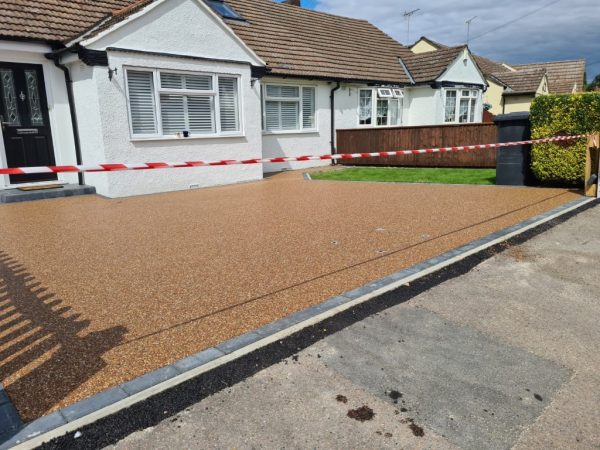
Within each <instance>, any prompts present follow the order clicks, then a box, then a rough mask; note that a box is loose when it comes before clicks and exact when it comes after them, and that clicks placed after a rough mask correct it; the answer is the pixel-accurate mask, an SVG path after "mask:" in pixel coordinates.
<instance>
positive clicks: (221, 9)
mask: <svg viewBox="0 0 600 450" xmlns="http://www.w3.org/2000/svg"><path fill="white" fill-rule="evenodd" d="M208 5H209V6H210V7H211V8H212V9H213V10H214V11H215V12H216V13H217V14H219V15H220V16H221V17H223V18H224V19H234V20H245V19H244V18H243V17H242V16H240V15H239V14H238V13H237V11H236V10H235V9H233V8H232V7H231V6H229V5H228V4H227V3H225V2H224V1H223V0H208Z"/></svg>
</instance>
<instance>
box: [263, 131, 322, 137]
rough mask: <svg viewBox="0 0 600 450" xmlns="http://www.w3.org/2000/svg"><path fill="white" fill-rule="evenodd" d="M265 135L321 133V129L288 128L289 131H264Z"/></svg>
mask: <svg viewBox="0 0 600 450" xmlns="http://www.w3.org/2000/svg"><path fill="white" fill-rule="evenodd" d="M262 134H263V136H279V135H290V134H319V130H288V131H263V132H262Z"/></svg>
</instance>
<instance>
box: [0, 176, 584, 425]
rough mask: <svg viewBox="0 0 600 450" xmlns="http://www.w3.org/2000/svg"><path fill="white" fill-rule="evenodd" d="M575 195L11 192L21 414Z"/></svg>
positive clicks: (13, 341) (323, 189) (5, 379)
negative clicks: (30, 198)
mask: <svg viewBox="0 0 600 450" xmlns="http://www.w3.org/2000/svg"><path fill="white" fill-rule="evenodd" d="M577 197H578V194H577V193H574V192H570V191H566V190H561V189H533V188H527V189H525V188H523V189H522V188H499V187H477V186H438V185H432V186H426V185H402V184H397V185H394V184H382V183H349V182H327V181H312V182H311V181H305V180H303V179H302V176H301V174H300V173H297V172H292V173H284V174H280V175H277V176H274V177H271V178H268V179H266V180H264V181H261V182H256V183H251V184H244V185H237V186H227V187H220V188H211V189H204V190H196V191H187V192H179V193H169V194H160V195H152V196H143V197H134V198H127V199H116V200H109V199H105V198H102V197H99V196H86V197H78V198H68V199H59V200H47V201H41V202H32V203H22V204H12V205H1V206H0V367H1V368H0V380H1V382H2V383H3V384H4V386H5V388H6V389H7V391H8V393H9V395H10V397H11V399H12V401H13V402H14V404H15V406H16V407H17V409H18V410H19V412H20V414H21V415H22V417H23V418H24V419H25V420H31V419H34V418H36V417H39V416H41V415H44V414H47V413H49V412H51V411H54V410H57V409H59V408H61V407H64V406H66V405H68V404H71V403H73V402H75V401H78V400H81V399H83V398H86V397H89V396H91V395H92V394H95V393H97V392H100V391H102V390H104V389H107V388H110V387H112V386H115V385H117V384H119V383H122V382H124V381H128V380H131V379H133V378H135V377H138V376H140V375H142V374H144V373H146V372H148V371H151V370H153V369H157V368H159V367H161V366H164V365H167V364H169V363H172V362H175V361H177V360H179V359H181V358H184V357H186V356H189V355H190V354H193V353H195V352H198V351H201V350H203V349H205V348H208V347H210V346H214V345H216V344H218V343H220V342H222V341H224V340H227V339H229V338H232V337H234V336H237V335H240V334H243V333H245V332H247V331H249V330H252V329H255V328H257V327H260V326H262V325H265V324H267V323H270V322H272V321H274V320H276V319H278V318H281V317H284V316H286V315H289V314H291V313H294V312H296V311H299V310H302V309H304V308H307V307H309V306H312V305H315V304H318V303H320V302H322V301H323V300H325V299H327V298H329V297H331V296H335V295H337V294H340V293H342V292H345V291H348V290H350V289H353V288H356V287H359V286H361V285H364V284H366V283H368V282H369V281H372V280H374V279H377V278H381V277H383V276H386V275H389V274H391V273H393V272H396V271H398V270H400V269H402V268H406V267H407V266H410V265H413V264H415V263H417V262H420V261H423V260H425V259H428V258H431V257H433V256H435V255H438V254H440V253H442V252H445V251H447V250H450V249H453V248H455V247H457V246H460V245H462V244H465V243H467V242H470V241H472V240H474V239H477V238H480V237H482V236H485V235H487V234H489V233H492V232H494V231H497V230H499V229H501V228H504V227H507V226H509V225H512V224H515V223H517V222H520V221H522V220H524V219H526V218H529V217H531V216H533V215H536V214H539V213H541V212H543V211H546V210H549V209H551V208H554V207H556V206H558V205H560V204H563V203H566V202H568V201H570V200H573V199H575V198H577Z"/></svg>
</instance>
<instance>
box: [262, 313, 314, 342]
mask: <svg viewBox="0 0 600 450" xmlns="http://www.w3.org/2000/svg"><path fill="white" fill-rule="evenodd" d="M301 321H302V320H300V318H299V317H296V316H294V315H291V316H288V317H284V318H283V319H279V320H276V321H275V322H271V323H269V324H267V325H265V326H263V327H260V328H259V329H257V330H254V332H255V333H257V334H259V335H260V336H262V337H267V336H271V335H272V334H275V333H279V332H280V331H283V330H285V329H287V328H289V327H291V326H293V325H296V324H297V323H300V322H301Z"/></svg>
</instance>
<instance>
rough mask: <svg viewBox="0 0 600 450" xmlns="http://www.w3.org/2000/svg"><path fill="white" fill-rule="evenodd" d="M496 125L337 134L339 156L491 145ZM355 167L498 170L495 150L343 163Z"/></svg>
mask: <svg viewBox="0 0 600 450" xmlns="http://www.w3.org/2000/svg"><path fill="white" fill-rule="evenodd" d="M496 139H497V136H496V125H495V124H493V123H478V124H461V125H435V126H416V127H394V128H360V129H348V130H338V131H337V152H338V153H364V152H385V151H394V150H407V149H419V148H432V147H448V146H454V145H471V144H491V143H494V142H497V141H496ZM340 164H345V165H352V166H360V165H362V166H409V167H482V168H484V167H492V168H493V167H496V150H495V149H486V150H473V151H468V152H457V153H441V154H440V153H437V154H436V153H433V154H424V155H410V156H388V157H381V158H359V159H353V160H348V161H340Z"/></svg>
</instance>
